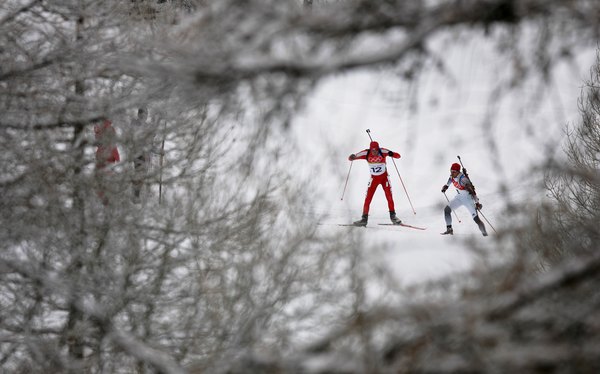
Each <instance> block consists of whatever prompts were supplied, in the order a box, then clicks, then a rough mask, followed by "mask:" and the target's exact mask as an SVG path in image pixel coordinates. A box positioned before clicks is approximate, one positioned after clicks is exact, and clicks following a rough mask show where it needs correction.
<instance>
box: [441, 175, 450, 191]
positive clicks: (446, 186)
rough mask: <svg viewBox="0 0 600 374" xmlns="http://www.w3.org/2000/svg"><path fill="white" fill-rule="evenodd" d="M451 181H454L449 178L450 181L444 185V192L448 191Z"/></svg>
mask: <svg viewBox="0 0 600 374" xmlns="http://www.w3.org/2000/svg"><path fill="white" fill-rule="evenodd" d="M450 183H452V178H448V182H446V184H445V185H443V186H442V192H446V190H447V189H448V186H450Z"/></svg>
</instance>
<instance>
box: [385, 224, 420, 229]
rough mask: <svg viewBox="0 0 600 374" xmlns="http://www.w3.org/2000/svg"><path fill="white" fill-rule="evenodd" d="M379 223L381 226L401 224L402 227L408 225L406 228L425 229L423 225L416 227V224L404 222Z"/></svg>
mask: <svg viewBox="0 0 600 374" xmlns="http://www.w3.org/2000/svg"><path fill="white" fill-rule="evenodd" d="M379 225H381V226H402V227H408V228H411V229H415V230H427V229H426V228H425V227H417V226H413V225H407V224H406V223H380V224H379Z"/></svg>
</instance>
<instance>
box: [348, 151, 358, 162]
mask: <svg viewBox="0 0 600 374" xmlns="http://www.w3.org/2000/svg"><path fill="white" fill-rule="evenodd" d="M354 159H356V156H355V155H354V153H353V154H351V155H350V157H348V160H350V161H354Z"/></svg>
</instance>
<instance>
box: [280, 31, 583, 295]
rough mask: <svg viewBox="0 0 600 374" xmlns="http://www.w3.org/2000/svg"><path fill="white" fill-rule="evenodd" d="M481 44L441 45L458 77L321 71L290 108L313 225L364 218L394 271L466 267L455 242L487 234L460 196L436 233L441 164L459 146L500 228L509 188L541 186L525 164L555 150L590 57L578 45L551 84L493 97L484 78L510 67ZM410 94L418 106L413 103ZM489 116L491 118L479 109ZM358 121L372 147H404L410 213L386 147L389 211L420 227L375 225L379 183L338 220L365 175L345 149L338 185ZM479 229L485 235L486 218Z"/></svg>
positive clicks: (515, 195)
mask: <svg viewBox="0 0 600 374" xmlns="http://www.w3.org/2000/svg"><path fill="white" fill-rule="evenodd" d="M478 43H479V44H478ZM484 46H485V43H483V42H482V41H479V42H477V41H474V42H472V43H471V44H470V45H467V46H466V47H465V48H463V49H454V50H449V51H448V60H447V64H448V66H447V67H448V68H449V73H450V74H451V75H452V76H453V77H465V78H464V79H461V80H457V79H455V80H454V81H453V80H451V79H448V78H447V77H446V78H445V77H443V76H441V75H440V74H439V73H436V72H424V73H423V75H422V76H421V78H420V79H419V80H418V81H415V82H413V84H412V85H407V84H406V83H402V82H401V81H400V80H398V79H396V78H395V77H394V76H392V75H391V74H390V73H379V74H373V73H367V72H362V73H361V72H359V73H353V74H349V75H344V76H339V77H335V78H331V79H329V80H327V81H325V82H323V83H322V84H321V85H320V86H319V87H318V88H317V90H316V92H315V94H314V95H313V96H312V97H311V99H310V100H309V101H308V103H307V105H306V107H305V109H304V111H303V113H302V115H301V116H300V117H299V118H298V119H297V120H296V121H297V123H296V126H295V129H296V136H297V139H298V144H299V148H300V152H299V157H294V159H295V160H294V161H292V162H291V167H292V168H294V170H296V174H297V175H298V176H300V177H301V178H303V177H304V178H308V181H309V183H308V184H307V185H306V188H307V189H309V190H310V191H311V194H312V196H314V198H315V200H314V201H313V202H312V203H313V204H314V208H310V209H311V210H312V211H311V212H309V213H311V214H314V216H315V217H321V218H320V222H321V223H322V225H321V226H320V227H321V229H322V230H338V231H343V230H364V234H365V235H366V240H367V243H369V244H373V245H377V247H378V248H382V251H381V252H380V253H382V254H383V255H382V256H378V257H379V260H380V261H382V262H385V263H387V264H389V266H390V267H391V268H392V270H393V272H394V274H396V275H397V277H398V279H399V280H400V281H402V282H405V283H412V282H419V281H423V280H427V279H432V278H437V277H441V276H444V275H447V274H449V273H452V272H455V271H462V270H465V269H468V268H469V266H470V265H471V263H472V255H471V252H470V250H469V246H468V245H467V244H466V243H465V242H466V241H467V240H469V239H473V240H476V241H482V242H483V243H485V241H488V242H489V241H490V240H493V238H491V237H490V238H484V237H482V236H481V234H480V233H479V230H478V229H477V226H476V225H475V223H474V222H473V221H472V219H471V218H470V217H469V214H468V212H467V210H465V209H464V208H460V209H459V210H458V211H457V212H456V213H457V214H458V217H459V218H460V219H461V221H462V223H458V222H456V217H455V216H454V215H453V220H454V228H455V235H454V236H453V237H449V236H442V235H440V232H442V231H444V229H445V222H444V217H443V207H444V206H445V205H446V200H445V197H444V195H443V194H442V193H441V191H440V190H441V187H442V185H443V184H445V183H446V181H447V178H448V177H449V168H450V165H451V164H452V163H453V162H458V159H457V155H460V156H461V159H462V161H463V163H464V166H465V167H466V168H467V170H468V172H469V174H470V176H471V178H472V180H473V182H474V184H475V185H476V188H477V192H478V195H479V197H480V200H481V202H482V203H483V212H484V214H485V216H486V217H487V218H488V219H489V220H490V221H491V223H492V224H493V225H494V226H495V227H496V228H501V227H502V226H503V214H502V211H503V208H504V207H505V206H506V202H507V201H508V200H510V201H513V202H519V201H524V200H526V199H537V198H540V197H542V196H543V195H544V193H543V191H542V190H540V189H539V185H538V184H536V182H539V180H540V175H541V174H540V173H537V174H531V172H530V168H531V167H532V165H534V164H536V163H538V162H540V161H541V160H543V159H545V158H546V157H547V156H548V155H549V154H550V155H552V156H557V155H560V152H561V149H560V142H561V139H563V137H564V132H563V131H564V126H565V124H566V123H573V122H576V121H577V120H578V111H577V99H578V96H579V94H580V89H581V87H582V85H583V82H584V80H585V79H586V78H587V71H588V69H589V66H591V64H592V63H593V61H594V54H593V51H590V53H586V54H584V55H582V57H581V59H580V60H579V61H578V63H579V69H578V70H576V69H573V68H572V65H571V66H570V67H567V66H566V65H564V66H563V65H561V66H559V69H557V71H556V75H555V80H554V85H552V86H550V87H547V88H544V89H543V90H540V91H536V90H535V89H534V87H535V86H533V85H530V84H529V83H527V82H526V83H525V84H524V85H523V88H521V89H520V90H518V91H516V92H514V93H511V94H510V95H508V96H506V97H504V98H503V99H498V98H496V97H495V96H494V94H493V89H494V88H495V87H496V84H497V83H498V82H501V81H502V79H509V76H508V72H505V71H503V63H504V62H503V61H501V60H499V59H498V58H497V56H496V57H495V56H494V54H493V52H491V51H489V50H488V51H485V48H484ZM417 88H418V89H417ZM540 95H541V96H540ZM414 99H416V101H415V100H414ZM415 103H416V105H417V108H416V110H412V109H411V108H414V104H415ZM492 116H493V118H494V120H493V121H491V122H488V121H486V119H488V118H490V117H492ZM366 129H370V131H371V135H372V136H373V138H374V140H377V141H379V143H380V145H381V146H382V147H386V148H389V149H391V150H393V151H396V152H399V153H400V154H401V155H402V158H401V159H399V160H395V163H396V166H397V167H398V170H399V172H400V176H401V177H402V180H403V181H404V184H405V187H406V189H407V191H408V194H409V195H410V199H411V201H412V204H413V206H414V208H415V211H416V214H413V211H412V208H411V206H410V204H409V201H408V199H407V196H406V194H405V191H404V188H403V187H402V184H401V181H400V177H399V175H398V173H397V171H396V168H395V167H394V164H393V163H392V160H391V159H388V164H387V166H388V173H389V175H390V180H391V183H392V191H393V195H394V201H395V205H396V211H397V213H398V216H399V218H400V219H402V220H403V221H404V222H405V223H409V224H413V225H418V226H422V227H426V228H427V230H425V231H417V230H413V229H410V228H404V227H390V226H379V225H377V223H387V222H389V215H388V213H387V203H386V200H385V197H384V194H383V190H382V189H381V188H379V189H378V190H377V192H376V193H375V197H374V199H373V202H372V204H371V212H370V214H371V215H370V218H369V225H368V228H366V229H361V228H352V227H340V226H338V225H337V224H339V223H350V222H352V221H354V220H357V219H359V218H360V215H361V211H362V205H363V201H364V194H365V191H366V187H367V182H368V180H369V172H368V168H367V166H366V162H365V161H364V160H357V161H354V164H353V165H352V169H351V172H350V177H349V181H348V185H347V189H346V191H345V194H344V198H343V200H341V197H342V192H343V188H344V182H345V180H346V177H347V175H348V171H349V167H350V162H349V161H348V160H347V158H348V155H350V154H351V153H356V152H358V151H360V150H362V149H365V148H367V147H368V145H369V137H368V135H367V133H366V131H365V130H366ZM548 152H549V153H548ZM306 165H310V167H308V168H307V167H305V166H306ZM503 186H504V187H506V190H505V191H504V192H503ZM454 193H455V192H454V189H453V188H450V189H449V190H448V191H447V196H448V197H449V198H452V196H453V194H454ZM488 231H490V233H492V235H493V232H492V230H491V229H490V228H489V227H488Z"/></svg>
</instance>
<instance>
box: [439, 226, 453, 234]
mask: <svg viewBox="0 0 600 374" xmlns="http://www.w3.org/2000/svg"><path fill="white" fill-rule="evenodd" d="M442 235H454V230H452V226H446V231H444V232H443V233H442Z"/></svg>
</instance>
